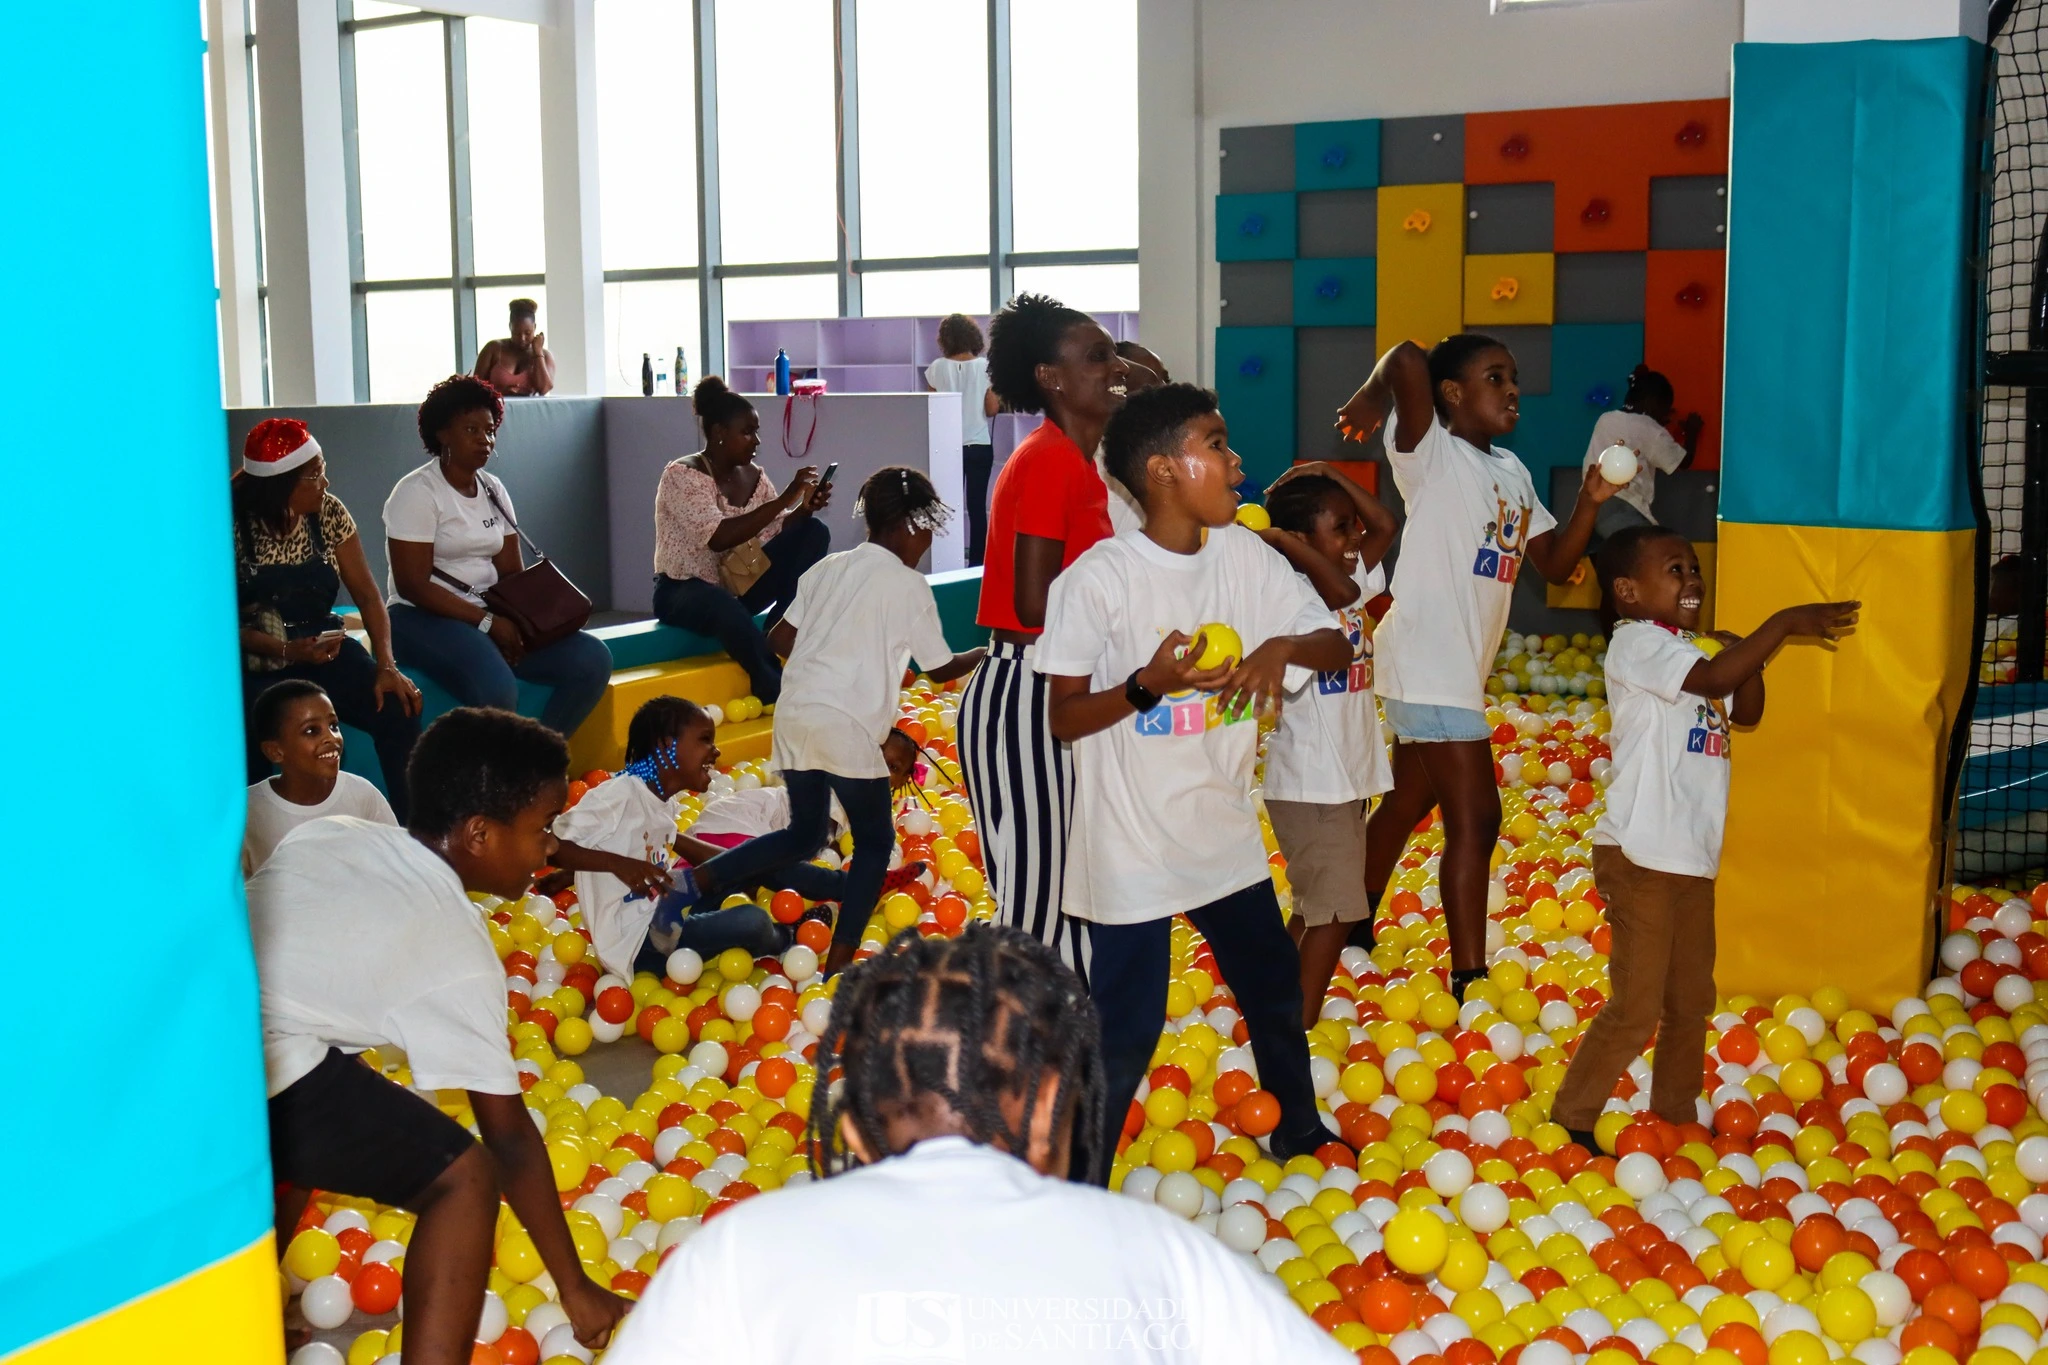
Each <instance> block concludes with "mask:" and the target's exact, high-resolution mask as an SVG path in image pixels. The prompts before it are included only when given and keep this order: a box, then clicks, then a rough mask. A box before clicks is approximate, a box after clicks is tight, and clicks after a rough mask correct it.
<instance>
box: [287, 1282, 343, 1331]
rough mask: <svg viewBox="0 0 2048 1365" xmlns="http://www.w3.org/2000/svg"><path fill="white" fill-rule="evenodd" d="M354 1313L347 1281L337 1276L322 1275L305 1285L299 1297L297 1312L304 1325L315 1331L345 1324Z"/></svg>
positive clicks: (328, 1329)
mask: <svg viewBox="0 0 2048 1365" xmlns="http://www.w3.org/2000/svg"><path fill="white" fill-rule="evenodd" d="M355 1311H356V1305H355V1300H354V1299H351V1298H350V1297H349V1287H348V1281H347V1280H344V1279H343V1278H341V1276H339V1275H322V1276H321V1277H320V1278H319V1279H317V1280H313V1281H311V1282H310V1283H308V1284H307V1285H306V1289H305V1292H304V1293H302V1294H300V1295H299V1312H301V1313H303V1314H304V1315H305V1318H306V1325H307V1326H308V1327H311V1328H314V1329H315V1330H317V1331H321V1332H326V1331H331V1330H332V1329H334V1328H336V1327H339V1326H341V1325H342V1324H343V1323H344V1322H347V1321H348V1320H349V1318H350V1317H351V1316H353V1315H354V1313H355Z"/></svg>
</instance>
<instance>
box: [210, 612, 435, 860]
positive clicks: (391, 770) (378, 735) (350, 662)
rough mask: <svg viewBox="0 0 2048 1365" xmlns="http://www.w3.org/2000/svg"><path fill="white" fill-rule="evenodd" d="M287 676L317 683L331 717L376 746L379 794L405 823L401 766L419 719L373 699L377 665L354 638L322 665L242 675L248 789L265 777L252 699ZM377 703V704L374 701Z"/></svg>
mask: <svg viewBox="0 0 2048 1365" xmlns="http://www.w3.org/2000/svg"><path fill="white" fill-rule="evenodd" d="M287 678H303V679H305V680H306V681H307V682H311V683H318V684H319V685H320V686H321V687H322V688H323V689H325V690H326V692H327V695H328V696H329V697H331V698H332V699H333V701H334V714H335V715H337V716H340V717H341V723H342V724H343V725H352V726H354V727H355V728H356V729H358V730H362V731H365V732H367V733H368V734H369V736H370V742H371V743H372V744H373V745H375V746H376V749H377V762H378V763H379V764H381V765H382V766H383V768H384V796H385V798H386V799H387V800H389V801H390V802H391V813H392V814H393V815H396V816H397V817H398V823H400V824H401V825H402V824H404V823H405V814H406V799H405V796H406V793H405V766H406V764H407V763H409V762H411V760H412V746H413V745H415V744H417V743H418V742H419V738H420V718H419V717H418V716H409V715H407V714H406V713H405V708H404V707H403V706H401V705H399V702H398V699H397V698H396V697H381V698H380V697H379V696H378V695H377V692H376V686H377V661H376V660H375V659H372V658H371V657H370V651H369V650H367V649H364V648H363V647H362V646H361V645H359V644H357V643H356V642H355V641H354V640H343V641H342V642H341V652H340V653H339V654H337V655H335V656H334V657H333V658H332V659H329V660H328V661H327V662H326V663H324V664H286V665H285V666H284V667H283V668H277V669H272V670H270V671H268V672H264V673H244V674H243V675H242V733H243V735H244V736H245V737H246V740H247V749H248V769H249V785H250V786H252V787H253V786H255V785H256V784H257V783H258V782H261V781H263V780H264V779H265V778H267V777H269V776H270V771H271V769H270V760H269V759H267V758H265V757H264V756H263V748H262V740H263V737H262V736H260V735H258V734H257V733H256V724H255V711H256V698H258V697H260V696H262V695H263V692H264V689H265V688H268V687H270V686H272V685H273V684H276V683H281V682H283V681H285V680H286V679H287ZM379 701H382V702H383V703H384V704H383V706H381V707H380V706H378V705H377V703H378V702H379Z"/></svg>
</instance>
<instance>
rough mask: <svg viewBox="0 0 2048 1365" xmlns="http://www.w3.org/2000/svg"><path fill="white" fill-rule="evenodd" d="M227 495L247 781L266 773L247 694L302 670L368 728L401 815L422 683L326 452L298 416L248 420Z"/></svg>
mask: <svg viewBox="0 0 2048 1365" xmlns="http://www.w3.org/2000/svg"><path fill="white" fill-rule="evenodd" d="M231 499H232V502H233V505H234V527H235V595H236V599H237V602H238V605H239V607H240V617H241V637H242V695H243V719H244V730H245V733H246V735H247V744H248V770H249V781H250V783H251V785H253V784H255V783H258V782H261V781H263V780H264V779H265V778H267V777H269V776H270V760H269V759H267V758H265V757H264V756H263V750H262V748H261V739H262V738H263V737H262V736H259V735H257V734H256V732H255V727H254V725H253V723H252V720H251V717H252V716H253V712H254V707H255V704H256V698H257V696H258V695H260V694H261V693H262V692H263V691H264V690H265V689H267V688H269V687H271V686H272V685H273V684H276V683H280V682H283V681H285V680H286V679H287V678H302V679H304V680H305V681H307V682H311V683H316V684H318V685H319V686H320V687H321V688H322V689H324V690H325V691H326V693H327V695H328V696H329V697H330V698H332V699H333V701H334V711H335V714H336V715H338V716H340V717H341V720H342V722H343V723H344V724H346V725H352V726H354V727H355V728H356V729H358V730H364V731H367V732H368V733H369V735H370V739H371V742H372V743H373V744H374V745H375V746H376V749H377V761H378V763H379V764H380V765H382V767H383V769H384V785H385V787H386V788H387V789H388V794H389V798H390V801H391V806H392V811H393V813H394V814H396V815H397V816H398V818H399V819H401V820H403V819H404V818H405V765H406V763H407V761H408V760H409V759H410V758H411V757H412V746H413V745H414V744H415V743H417V742H418V740H419V737H420V720H419V716H420V690H419V688H417V687H415V686H413V683H412V680H411V679H410V678H408V677H406V676H405V675H404V674H403V673H401V672H399V671H398V661H397V658H396V656H395V655H394V654H393V653H392V649H391V621H390V618H389V617H388V616H386V614H385V611H384V602H383V599H381V598H380V597H379V596H378V595H377V585H376V581H375V580H374V579H373V578H371V576H370V564H369V560H368V559H366V558H365V557H364V555H363V542H362V537H361V536H359V535H358V534H357V533H356V523H355V518H353V517H351V516H350V515H349V512H348V508H347V507H345V506H343V505H342V501H341V499H340V498H337V497H335V496H334V494H332V493H330V492H328V491H327V461H326V457H325V456H324V455H323V454H322V453H321V450H320V443H319V442H318V441H316V440H314V439H313V435H312V433H311V432H309V431H307V430H306V424H305V423H304V422H299V421H294V420H293V419H291V418H289V417H269V418H265V419H264V420H263V421H261V422H258V423H257V424H256V425H255V427H254V428H252V429H251V430H250V432H249V435H248V438H247V439H246V440H245V441H244V442H243V444H242V476H241V477H240V478H238V479H236V480H235V484H234V490H233V493H232V494H231ZM344 587H346V588H347V589H348V595H349V598H350V600H352V601H353V602H354V603H355V604H356V608H357V610H358V611H359V612H361V614H362V624H363V632H364V634H366V635H368V636H369V638H370V647H369V648H368V649H364V648H363V646H362V645H360V644H358V643H357V642H356V641H355V640H354V639H353V638H351V637H350V636H349V635H348V634H347V633H346V632H345V631H344V630H343V629H342V620H341V618H340V617H339V616H337V615H335V613H334V603H335V600H336V597H337V595H338V594H339V593H340V591H341V589H342V588H344Z"/></svg>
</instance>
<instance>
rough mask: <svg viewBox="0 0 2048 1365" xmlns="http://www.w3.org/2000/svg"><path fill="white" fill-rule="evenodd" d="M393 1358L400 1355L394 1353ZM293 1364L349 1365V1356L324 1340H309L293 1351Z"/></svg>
mask: <svg viewBox="0 0 2048 1365" xmlns="http://www.w3.org/2000/svg"><path fill="white" fill-rule="evenodd" d="M273 1358H274V1357H273ZM391 1359H393V1360H396V1359H398V1357H397V1356H395V1355H394V1356H392V1357H391ZM291 1365H348V1357H347V1356H345V1355H343V1354H342V1353H341V1349H340V1348H339V1347H336V1346H330V1345H328V1344H327V1343H326V1342H324V1341H309V1342H307V1343H306V1344H305V1345H304V1346H301V1347H300V1348H299V1349H298V1350H296V1351H293V1352H292V1359H291Z"/></svg>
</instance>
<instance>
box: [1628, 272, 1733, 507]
mask: <svg viewBox="0 0 2048 1365" xmlns="http://www.w3.org/2000/svg"><path fill="white" fill-rule="evenodd" d="M1649 259H1650V265H1649V272H1648V283H1647V285H1646V286H1645V289H1644V304H1645V307H1644V316H1643V360H1644V362H1645V363H1647V364H1648V365H1649V367H1650V368H1651V369H1653V370H1659V371H1662V372H1663V374H1664V375H1665V376H1666V377H1667V378H1669V379H1670V380H1671V387H1672V389H1673V391H1674V392H1675V393H1676V395H1677V400H1678V401H1677V404H1676V407H1675V409H1674V411H1676V412H1677V413H1678V415H1680V416H1683V415H1684V414H1686V413H1688V412H1697V413H1699V415H1700V416H1701V417H1703V418H1705V419H1706V425H1705V426H1704V427H1703V428H1701V431H1700V443H1699V453H1698V455H1697V457H1696V458H1695V459H1694V461H1693V465H1694V467H1695V468H1698V469H1718V468H1719V467H1720V465H1721V354H1722V337H1723V331H1724V324H1725V320H1726V309H1727V298H1728V293H1727V270H1728V253H1726V252H1725V251H1653V252H1651V253H1650V258H1649Z"/></svg>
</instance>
